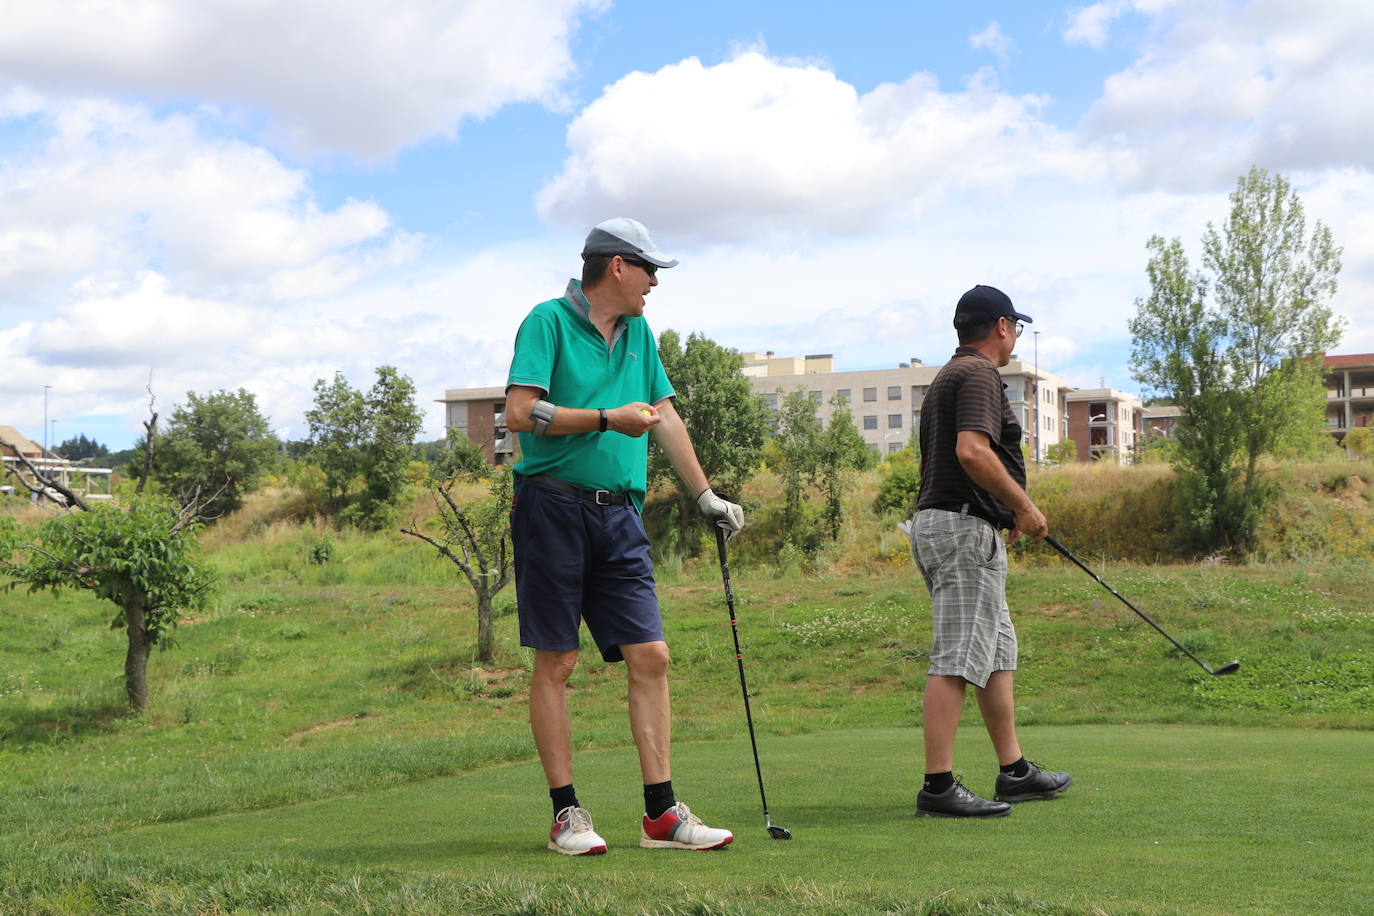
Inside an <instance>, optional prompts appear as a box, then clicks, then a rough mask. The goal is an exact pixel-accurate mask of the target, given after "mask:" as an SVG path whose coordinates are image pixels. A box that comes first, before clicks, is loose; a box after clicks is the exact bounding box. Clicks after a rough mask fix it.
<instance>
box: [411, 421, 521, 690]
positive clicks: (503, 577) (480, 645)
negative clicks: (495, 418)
mask: <svg viewBox="0 0 1374 916" xmlns="http://www.w3.org/2000/svg"><path fill="white" fill-rule="evenodd" d="M463 438H464V439H466V438H467V437H466V436H464V437H463ZM451 464H452V465H454V466H460V467H462V468H463V469H462V470H460V471H459V472H458V473H455V474H453V475H452V476H449V477H447V478H445V479H440V480H436V481H434V483H432V484H431V486H430V496H431V497H432V498H433V500H434V507H435V510H436V511H435V514H434V516H433V517H432V518H430V519H429V520H428V522H427V524H426V525H425V526H423V527H427V528H429V529H431V530H432V531H433V532H434V534H433V535H431V534H427V533H425V532H424V531H423V530H422V526H421V525H419V524H417V523H415V522H413V521H412V522H411V527H409V528H402V529H401V532H402V533H403V534H408V535H410V536H411V537H416V538H419V539H420V540H422V541H424V542H425V543H427V544H429V545H430V546H432V547H434V548H435V549H436V550H438V551H439V553H440V554H441V555H442V556H444V557H447V558H448V559H449V560H450V561H452V562H453V564H454V565H456V566H457V567H458V568H459V569H460V570H462V571H463V575H464V576H465V577H466V578H467V580H468V584H469V585H470V586H471V587H472V591H473V594H474V595H475V596H476V598H477V647H476V655H477V660H478V661H479V662H482V663H484V664H489V663H490V662H492V661H493V660H494V659H495V657H496V636H495V630H494V628H493V626H492V618H493V616H494V614H493V613H492V600H493V599H494V598H495V597H496V595H497V594H498V593H499V592H500V591H501V589H503V588H505V587H506V585H507V584H508V583H509V582H510V580H511V573H512V569H513V566H512V564H513V563H514V555H513V553H512V549H511V540H510V512H511V473H510V469H509V468H505V467H500V468H496V469H490V468H488V467H487V466H486V462H485V461H483V462H482V463H481V464H480V465H479V466H478V467H476V468H472V467H469V466H468V463H467V462H466V460H465V457H464V456H463V455H456V456H454V458H453V460H452V462H451ZM483 481H484V482H486V484H487V493H486V496H485V497H484V498H479V499H465V498H464V497H463V496H462V495H461V491H462V489H463V485H464V484H470V483H473V482H483Z"/></svg>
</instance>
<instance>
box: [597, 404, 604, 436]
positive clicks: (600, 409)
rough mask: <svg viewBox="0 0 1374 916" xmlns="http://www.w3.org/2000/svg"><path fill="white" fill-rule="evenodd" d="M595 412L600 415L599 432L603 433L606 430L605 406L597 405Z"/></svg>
mask: <svg viewBox="0 0 1374 916" xmlns="http://www.w3.org/2000/svg"><path fill="white" fill-rule="evenodd" d="M596 412H597V413H599V414H600V415H601V432H603V433H604V432H605V431H606V408H604V407H598V408H597V409H596Z"/></svg>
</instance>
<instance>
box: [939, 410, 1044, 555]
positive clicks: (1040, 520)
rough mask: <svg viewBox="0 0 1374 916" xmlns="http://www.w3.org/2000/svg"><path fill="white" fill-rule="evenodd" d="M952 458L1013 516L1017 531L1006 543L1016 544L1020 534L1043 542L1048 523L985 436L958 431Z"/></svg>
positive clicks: (1014, 531)
mask: <svg viewBox="0 0 1374 916" xmlns="http://www.w3.org/2000/svg"><path fill="white" fill-rule="evenodd" d="M954 454H955V455H956V456H957V457H958V459H959V464H960V466H961V467H963V469H964V473H966V474H968V476H969V477H970V478H971V479H972V480H973V482H974V483H976V484H978V486H980V487H982V488H983V489H984V490H987V491H988V492H989V493H991V494H992V495H993V496H995V497H997V499H998V501H1000V502H1001V503H1002V505H1004V506H1006V507H1008V508H1009V509H1011V511H1012V512H1013V513H1014V514H1015V516H1016V527H1015V528H1013V529H1012V530H1011V535H1010V536H1009V537H1008V538H1007V540H1008V541H1009V542H1015V541H1016V538H1017V537H1018V536H1020V535H1021V534H1028V535H1030V536H1031V537H1033V538H1043V537H1044V536H1045V535H1047V534H1049V533H1050V526H1049V523H1048V522H1046V521H1045V516H1044V515H1042V514H1041V512H1040V510H1039V509H1037V508H1036V507H1035V503H1033V502H1031V498H1030V495H1029V494H1027V493H1026V491H1025V490H1023V489H1022V488H1021V485H1020V484H1018V483H1017V482H1016V481H1015V480H1014V479H1013V478H1012V476H1011V475H1010V474H1008V473H1007V469H1006V468H1005V467H1003V466H1002V462H1001V461H1000V460H999V459H998V458H997V454H996V453H995V452H994V451H993V450H992V444H991V443H990V442H989V441H988V436H987V433H982V432H978V431H977V430H973V429H961V430H960V431H959V438H958V440H957V441H956V442H955V445H954Z"/></svg>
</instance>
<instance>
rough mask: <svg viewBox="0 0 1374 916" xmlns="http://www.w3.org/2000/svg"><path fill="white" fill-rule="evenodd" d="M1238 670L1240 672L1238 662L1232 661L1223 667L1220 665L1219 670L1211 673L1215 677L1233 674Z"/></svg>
mask: <svg viewBox="0 0 1374 916" xmlns="http://www.w3.org/2000/svg"><path fill="white" fill-rule="evenodd" d="M1239 670H1240V662H1239V661H1234V662H1228V663H1226V664H1225V665H1222V666H1221V667H1220V668H1218V669H1217V670H1215V671H1213V672H1212V673H1213V674H1216V675H1221V674H1235V673H1236V672H1237V671H1239Z"/></svg>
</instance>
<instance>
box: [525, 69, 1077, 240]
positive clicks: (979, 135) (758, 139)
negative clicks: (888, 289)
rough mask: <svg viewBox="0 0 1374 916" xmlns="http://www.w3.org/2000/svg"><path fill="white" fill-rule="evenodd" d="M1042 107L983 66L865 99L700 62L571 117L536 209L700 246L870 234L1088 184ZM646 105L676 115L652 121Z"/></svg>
mask: <svg viewBox="0 0 1374 916" xmlns="http://www.w3.org/2000/svg"><path fill="white" fill-rule="evenodd" d="M1044 102H1045V100H1044V99H1043V98H1041V97H1037V96H1013V95H1010V94H1008V93H1005V92H1003V91H1001V90H1000V89H998V88H997V86H996V83H995V79H994V78H993V76H992V75H991V73H990V72H987V71H981V72H980V73H979V74H976V75H975V76H974V77H973V78H971V79H970V80H969V81H968V83H967V85H966V86H964V87H963V88H962V89H961V90H959V91H957V92H944V91H942V90H941V89H940V87H939V85H938V84H937V81H936V79H935V77H934V76H932V75H931V74H928V73H916V74H914V75H912V76H911V77H909V78H908V79H907V80H905V81H904V82H902V83H885V84H882V85H880V86H877V87H876V88H874V89H873V90H872V91H871V92H868V93H864V94H862V95H861V94H859V93H858V92H857V91H856V90H855V89H854V87H853V86H851V85H850V84H848V83H846V82H844V81H842V80H840V79H838V78H837V77H836V76H835V74H834V73H832V72H829V71H828V70H825V69H822V68H820V67H818V66H814V65H811V66H807V65H801V64H795V63H789V62H780V61H776V60H772V59H769V58H767V57H765V56H764V55H763V54H760V53H758V52H747V53H744V54H741V55H739V56H737V57H735V58H733V59H732V60H729V61H726V62H724V63H721V64H718V65H716V66H710V67H708V66H704V65H703V64H702V63H701V62H700V61H698V60H696V59H695V58H692V59H688V60H684V61H682V62H681V63H677V64H673V65H670V66H666V67H664V68H662V69H660V70H659V71H657V72H655V73H631V74H629V75H627V76H625V77H623V78H621V79H620V80H619V81H618V82H617V83H615V84H614V85H612V86H609V87H607V89H606V90H605V92H604V93H603V95H602V96H601V97H600V98H599V99H597V100H596V101H594V102H593V103H592V104H591V105H589V106H588V107H587V108H586V109H584V110H583V111H582V112H581V114H579V115H578V117H577V119H576V120H574V121H573V123H572V125H571V126H570V127H569V128H568V136H567V142H568V147H569V150H570V156H569V158H568V160H567V161H566V162H565V164H564V167H563V171H562V173H561V174H559V175H558V176H557V177H556V178H554V179H553V180H552V181H550V182H549V183H548V184H547V185H545V186H544V187H543V188H542V189H541V190H540V192H539V194H538V197H537V202H538V207H539V212H540V214H541V215H542V216H543V217H544V218H545V219H547V220H549V221H550V222H553V223H555V224H558V225H563V226H584V225H589V224H592V223H595V222H596V221H597V220H600V219H604V218H605V217H606V216H607V215H611V214H616V213H628V214H634V215H635V216H637V217H638V218H640V219H642V220H644V221H645V222H646V223H648V224H649V226H650V227H651V228H655V229H656V227H661V226H663V227H671V228H672V230H673V231H675V232H678V233H680V234H683V235H690V236H692V237H694V238H700V239H731V240H738V239H743V238H750V237H757V236H758V235H759V234H761V233H764V234H771V233H777V232H779V231H781V232H783V233H785V234H787V235H795V234H797V233H799V232H800V233H806V232H819V233H835V234H867V233H872V232H875V231H881V230H882V229H884V228H885V227H887V226H890V225H892V224H896V223H901V222H903V221H905V220H907V219H909V218H911V217H913V216H915V215H916V214H918V213H919V212H920V211H921V210H923V209H924V208H926V207H928V206H930V205H931V204H932V203H934V202H936V201H938V200H940V199H942V198H943V196H944V195H945V194H946V193H948V192H949V191H950V190H951V189H955V188H988V187H1006V186H1009V185H1011V184H1012V183H1014V182H1015V181H1016V180H1017V179H1020V178H1024V177H1026V176H1032V175H1036V174H1041V173H1048V172H1057V173H1060V174H1065V175H1074V176H1079V175H1087V174H1091V173H1092V172H1093V170H1094V165H1093V164H1092V163H1091V162H1090V161H1088V157H1084V156H1083V155H1081V153H1080V152H1078V151H1076V150H1074V149H1072V148H1071V146H1070V144H1069V143H1068V141H1067V138H1065V137H1064V136H1063V135H1062V134H1060V132H1058V131H1057V130H1056V129H1054V128H1053V127H1051V126H1049V125H1047V124H1046V123H1044V122H1043V121H1042V120H1040V118H1039V117H1038V111H1039V109H1040V107H1041V106H1042V104H1044ZM651 110H652V111H660V112H669V113H671V116H663V117H654V118H645V117H643V112H645V111H651ZM656 231H657V229H656Z"/></svg>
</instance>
